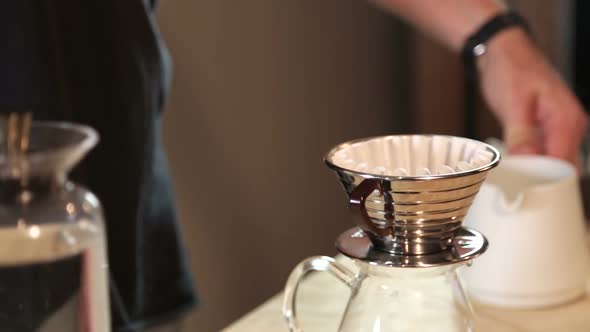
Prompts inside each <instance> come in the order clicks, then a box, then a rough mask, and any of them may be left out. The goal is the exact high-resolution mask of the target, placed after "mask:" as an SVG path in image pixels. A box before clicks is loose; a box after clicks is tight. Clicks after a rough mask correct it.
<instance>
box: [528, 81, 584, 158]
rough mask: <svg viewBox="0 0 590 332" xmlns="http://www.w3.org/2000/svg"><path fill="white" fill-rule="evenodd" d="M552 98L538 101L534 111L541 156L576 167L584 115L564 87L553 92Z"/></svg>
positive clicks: (582, 134)
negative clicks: (544, 154) (541, 151)
mask: <svg viewBox="0 0 590 332" xmlns="http://www.w3.org/2000/svg"><path fill="white" fill-rule="evenodd" d="M552 95H553V96H550V97H551V99H546V100H543V101H541V103H540V105H539V110H538V112H539V119H538V120H539V125H540V127H541V128H542V130H543V136H544V137H543V140H544V149H545V153H546V154H547V155H549V156H552V157H556V158H560V159H564V160H567V161H570V162H571V163H573V164H574V165H576V164H577V163H578V160H577V159H578V154H579V152H580V145H581V143H582V140H583V138H584V135H585V133H586V129H587V122H588V121H587V116H586V114H585V113H584V111H583V110H582V107H581V105H580V104H579V103H578V101H577V100H576V99H575V97H574V96H573V95H572V94H571V93H570V92H569V91H568V90H566V89H565V88H564V89H556V90H554V94H552Z"/></svg>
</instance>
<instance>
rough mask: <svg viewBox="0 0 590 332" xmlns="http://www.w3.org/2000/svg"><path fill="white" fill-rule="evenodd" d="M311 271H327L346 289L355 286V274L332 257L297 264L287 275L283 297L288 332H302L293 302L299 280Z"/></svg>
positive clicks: (307, 260)
mask: <svg viewBox="0 0 590 332" xmlns="http://www.w3.org/2000/svg"><path fill="white" fill-rule="evenodd" d="M311 271H327V272H329V273H330V274H331V275H333V276H335V277H336V278H337V279H338V280H340V281H342V282H343V283H344V284H346V285H347V286H348V287H350V288H352V287H354V285H355V281H356V276H355V274H354V273H353V272H352V271H350V270H349V269H347V268H346V267H344V266H343V265H342V264H340V263H338V262H336V261H335V260H334V259H333V258H332V257H327V256H314V257H310V258H307V259H305V260H303V261H302V262H300V263H299V264H297V266H296V267H295V268H294V269H293V271H292V272H291V274H290V275H289V279H288V280H287V285H286V286H285V295H284V297H283V308H282V310H283V317H284V318H285V320H286V321H287V325H288V326H289V331H290V332H302V330H301V326H300V325H299V320H298V319H297V313H296V305H295V301H296V295H297V289H298V288H299V284H300V283H301V280H303V277H304V276H305V275H306V274H307V273H309V272H311Z"/></svg>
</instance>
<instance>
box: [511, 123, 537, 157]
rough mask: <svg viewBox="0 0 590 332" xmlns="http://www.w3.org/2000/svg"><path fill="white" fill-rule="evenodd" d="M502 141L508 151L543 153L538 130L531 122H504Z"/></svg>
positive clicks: (515, 152)
mask: <svg viewBox="0 0 590 332" xmlns="http://www.w3.org/2000/svg"><path fill="white" fill-rule="evenodd" d="M504 142H505V144H506V147H507V149H508V151H509V152H510V153H514V154H540V153H543V147H542V143H541V139H540V136H539V130H538V129H537V127H536V126H535V125H534V124H533V123H532V122H509V123H506V124H505V126H504Z"/></svg>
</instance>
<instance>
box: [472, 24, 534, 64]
mask: <svg viewBox="0 0 590 332" xmlns="http://www.w3.org/2000/svg"><path fill="white" fill-rule="evenodd" d="M534 47H535V46H534V44H533V42H532V40H531V38H530V36H529V34H528V32H527V31H526V30H525V29H524V28H522V27H520V26H513V27H510V28H507V29H505V30H503V31H500V32H499V33H498V34H497V35H495V36H494V37H493V38H491V39H490V40H489V41H488V42H487V43H486V51H485V53H484V54H482V55H481V56H478V57H476V59H475V65H476V69H477V72H478V73H480V74H481V73H482V72H483V71H485V69H486V68H487V67H489V65H490V63H492V62H494V59H497V58H500V57H506V56H509V55H510V54H517V53H521V52H522V51H523V50H525V49H531V48H534Z"/></svg>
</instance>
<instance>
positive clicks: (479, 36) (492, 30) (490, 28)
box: [461, 11, 530, 79]
mask: <svg viewBox="0 0 590 332" xmlns="http://www.w3.org/2000/svg"><path fill="white" fill-rule="evenodd" d="M514 26H519V27H522V28H523V29H524V30H526V31H527V32H528V33H529V34H530V29H529V26H528V24H527V22H526V20H525V19H524V18H523V17H522V16H520V15H519V14H518V13H517V12H515V11H506V12H503V13H501V14H498V15H496V16H494V17H492V18H491V19H490V20H488V21H487V22H486V23H485V24H484V25H482V26H481V27H480V28H479V29H478V30H477V31H476V32H475V33H474V34H472V35H471V36H469V38H467V40H466V41H465V44H464V45H463V50H462V51H461V58H462V60H463V65H464V66H465V70H466V74H467V75H468V76H469V77H470V78H472V79H474V78H476V77H477V68H476V59H477V57H478V56H481V55H483V54H484V53H485V52H486V47H487V46H486V43H487V42H488V41H489V40H490V39H491V38H492V37H494V36H495V35H496V34H497V33H498V32H500V31H502V30H505V29H508V28H511V27H514Z"/></svg>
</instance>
